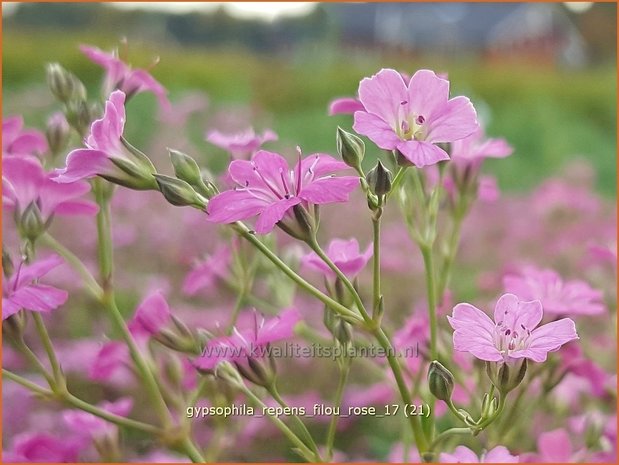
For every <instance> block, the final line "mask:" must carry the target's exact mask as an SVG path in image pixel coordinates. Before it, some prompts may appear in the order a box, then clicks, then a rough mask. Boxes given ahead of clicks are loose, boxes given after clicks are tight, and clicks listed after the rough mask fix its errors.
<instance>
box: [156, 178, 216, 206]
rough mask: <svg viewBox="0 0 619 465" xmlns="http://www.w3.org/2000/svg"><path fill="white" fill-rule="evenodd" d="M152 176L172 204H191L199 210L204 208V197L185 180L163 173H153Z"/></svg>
mask: <svg viewBox="0 0 619 465" xmlns="http://www.w3.org/2000/svg"><path fill="white" fill-rule="evenodd" d="M154 176H155V179H156V180H157V184H158V185H159V190H160V191H161V193H162V194H163V196H164V197H165V199H166V200H167V201H168V202H169V203H171V204H172V205H175V206H177V207H187V206H191V207H196V208H199V209H200V210H204V209H205V208H206V199H205V198H204V197H202V196H201V195H200V194H198V193H197V192H196V191H195V190H194V189H193V187H191V186H190V185H189V184H188V183H186V182H185V181H183V180H181V179H176V178H173V177H171V176H166V175H165V174H155V175H154Z"/></svg>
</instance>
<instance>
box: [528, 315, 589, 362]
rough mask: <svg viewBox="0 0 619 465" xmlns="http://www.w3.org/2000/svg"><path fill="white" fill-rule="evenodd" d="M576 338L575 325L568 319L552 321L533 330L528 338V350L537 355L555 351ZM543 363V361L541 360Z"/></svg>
mask: <svg viewBox="0 0 619 465" xmlns="http://www.w3.org/2000/svg"><path fill="white" fill-rule="evenodd" d="M575 339H579V338H578V334H577V333H576V325H575V324H574V321H572V320H571V319H569V318H563V319H561V320H557V321H553V322H551V323H548V324H545V325H542V326H540V327H539V328H537V329H535V330H533V332H532V333H531V336H530V340H529V344H528V349H529V350H531V351H536V352H539V353H544V360H545V359H546V353H547V352H552V351H555V350H557V349H558V348H559V347H561V346H562V345H563V344H565V343H567V342H570V341H573V340H575ZM542 361H543V360H542Z"/></svg>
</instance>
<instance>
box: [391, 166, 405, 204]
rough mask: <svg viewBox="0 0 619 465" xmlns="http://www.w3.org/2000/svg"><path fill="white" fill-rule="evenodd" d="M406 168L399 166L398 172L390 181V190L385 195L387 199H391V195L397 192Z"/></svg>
mask: <svg viewBox="0 0 619 465" xmlns="http://www.w3.org/2000/svg"><path fill="white" fill-rule="evenodd" d="M406 168H407V167H406V166H400V169H399V170H398V172H397V173H396V175H395V176H394V178H393V181H391V190H390V191H389V193H388V194H387V198H389V197H391V194H393V193H394V192H395V191H397V189H398V187H399V186H400V184H401V183H402V180H403V179H404V174H405V173H406Z"/></svg>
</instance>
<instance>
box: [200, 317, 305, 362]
mask: <svg viewBox="0 0 619 465" xmlns="http://www.w3.org/2000/svg"><path fill="white" fill-rule="evenodd" d="M300 319H301V314H300V313H299V311H298V310H297V309H294V308H290V309H287V310H284V311H282V313H281V314H280V315H278V316H277V317H275V318H271V319H270V320H268V321H267V320H265V319H264V317H260V319H259V318H258V315H257V313H256V314H254V325H253V327H250V328H246V329H242V330H239V329H238V328H234V333H233V334H232V336H221V337H217V338H214V339H211V340H210V341H208V343H207V345H206V347H205V348H204V351H203V353H202V355H201V356H200V357H199V358H198V359H196V360H195V362H194V365H195V366H196V367H197V368H199V369H201V370H213V369H215V367H216V366H217V364H218V363H220V362H223V361H229V362H239V361H243V360H246V359H247V358H249V357H251V358H255V357H262V356H264V355H266V350H265V348H266V346H267V345H268V344H270V343H272V342H276V341H281V340H283V339H288V338H290V337H292V336H293V334H294V327H295V326H296V324H297V323H298V322H299V320H300Z"/></svg>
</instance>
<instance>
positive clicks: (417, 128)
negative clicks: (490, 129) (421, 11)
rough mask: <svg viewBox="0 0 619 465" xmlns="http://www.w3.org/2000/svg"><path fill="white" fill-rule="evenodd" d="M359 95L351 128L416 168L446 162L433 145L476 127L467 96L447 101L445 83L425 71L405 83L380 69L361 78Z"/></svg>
mask: <svg viewBox="0 0 619 465" xmlns="http://www.w3.org/2000/svg"><path fill="white" fill-rule="evenodd" d="M359 99H360V100H361V103H362V104H363V106H364V108H365V110H361V111H357V112H355V123H354V125H353V128H354V130H355V131H357V132H358V133H359V134H363V135H365V136H367V137H369V138H370V139H371V140H372V141H373V142H374V143H375V144H376V145H378V146H379V147H380V148H382V149H385V150H396V149H397V150H398V151H399V152H400V153H401V154H402V155H403V156H404V157H405V158H406V159H407V160H408V161H410V162H411V163H413V164H414V165H416V166H418V167H423V166H426V165H433V164H435V163H437V162H439V161H441V160H448V159H449V155H447V153H446V152H445V151H444V150H443V149H441V148H440V147H438V146H437V145H434V144H437V143H442V142H454V141H456V140H459V139H463V138H465V137H467V136H469V135H471V134H472V133H473V132H475V131H476V130H477V129H478V127H479V125H478V123H477V115H476V113H475V109H474V108H473V105H472V104H471V102H470V101H469V99H468V98H466V97H455V98H453V99H449V81H447V80H446V79H442V78H440V77H438V76H437V75H436V74H434V72H432V71H429V70H419V71H417V72H416V73H415V74H414V75H413V77H412V78H411V80H410V82H409V83H408V84H407V83H406V81H405V79H404V78H403V77H402V75H401V74H400V73H398V72H397V71H395V70H392V69H383V70H381V71H380V72H378V74H375V75H374V76H372V77H371V78H365V79H363V80H362V81H361V83H360V84H359Z"/></svg>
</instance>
